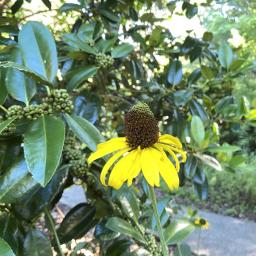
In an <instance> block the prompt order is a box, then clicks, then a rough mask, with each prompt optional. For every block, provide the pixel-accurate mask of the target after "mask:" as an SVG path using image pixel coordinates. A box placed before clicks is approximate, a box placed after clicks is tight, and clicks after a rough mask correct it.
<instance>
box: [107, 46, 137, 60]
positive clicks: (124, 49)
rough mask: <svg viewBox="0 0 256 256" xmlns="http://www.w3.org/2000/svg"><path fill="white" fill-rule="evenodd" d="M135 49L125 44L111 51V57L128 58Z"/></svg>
mask: <svg viewBox="0 0 256 256" xmlns="http://www.w3.org/2000/svg"><path fill="white" fill-rule="evenodd" d="M133 49H134V47H133V46H132V45H131V44H128V43H123V44H120V45H118V46H117V47H115V48H114V49H113V50H112V51H111V56H112V57H113V58H122V57H126V56H127V55H128V54H129V53H130V52H132V51H133Z"/></svg>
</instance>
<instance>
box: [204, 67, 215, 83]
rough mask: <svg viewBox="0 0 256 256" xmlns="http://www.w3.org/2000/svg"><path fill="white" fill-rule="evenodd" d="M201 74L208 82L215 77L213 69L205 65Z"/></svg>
mask: <svg viewBox="0 0 256 256" xmlns="http://www.w3.org/2000/svg"><path fill="white" fill-rule="evenodd" d="M201 73H202V76H203V77H204V78H205V79H208V80H211V79H213V78H214V77H215V75H214V72H213V71H212V69H211V68H209V67H207V66H204V65H202V66H201Z"/></svg>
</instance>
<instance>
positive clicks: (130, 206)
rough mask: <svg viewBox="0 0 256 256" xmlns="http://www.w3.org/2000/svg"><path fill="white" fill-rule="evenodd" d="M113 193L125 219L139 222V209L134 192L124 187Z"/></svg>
mask: <svg viewBox="0 0 256 256" xmlns="http://www.w3.org/2000/svg"><path fill="white" fill-rule="evenodd" d="M115 192H116V196H117V198H118V200H119V202H120V204H121V206H122V209H123V211H124V212H125V214H126V215H127V217H129V218H131V219H133V220H134V221H136V222H139V211H140V208H139V204H138V199H137V197H136V195H135V192H134V191H133V190H132V189H130V188H128V187H126V186H123V187H122V188H121V189H119V190H118V191H115Z"/></svg>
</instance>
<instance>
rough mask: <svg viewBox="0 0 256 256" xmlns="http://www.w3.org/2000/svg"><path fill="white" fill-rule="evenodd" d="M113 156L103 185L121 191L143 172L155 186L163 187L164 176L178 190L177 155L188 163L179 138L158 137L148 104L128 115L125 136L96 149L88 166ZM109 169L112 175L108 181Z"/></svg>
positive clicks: (157, 129) (169, 136)
mask: <svg viewBox="0 0 256 256" xmlns="http://www.w3.org/2000/svg"><path fill="white" fill-rule="evenodd" d="M111 153H113V155H112V156H111V157H110V158H109V159H108V161H107V162H106V164H105V165H104V167H103V169H102V172H101V175H100V180H101V183H102V184H103V185H105V186H106V185H107V184H108V185H109V186H111V187H113V188H115V189H119V188H120V187H121V186H122V185H123V183H124V182H126V181H127V185H128V186H130V185H131V184H132V181H133V179H135V178H136V177H137V176H138V175H139V174H140V172H142V174H143V175H144V177H145V179H146V181H147V182H148V184H149V185H150V186H152V187H154V186H156V187H159V186H160V176H161V177H162V178H163V180H164V181H165V183H166V184H167V185H168V187H169V189H171V190H173V189H176V188H178V186H179V176H178V171H179V169H180V163H179V159H178V156H177V155H179V156H181V158H182V162H185V161H186V152H185V151H184V150H183V149H182V144H181V142H180V140H179V139H178V138H176V137H174V136H172V135H169V134H164V135H160V134H159V128H158V122H157V121H156V119H155V118H154V115H153V113H152V112H151V110H150V109H149V107H148V105H147V104H145V103H138V104H136V105H135V106H133V107H132V108H131V109H130V110H129V112H128V113H127V114H126V115H125V137H120V138H113V139H110V140H108V141H106V142H103V143H100V144H98V146H97V150H96V151H95V152H94V153H92V154H91V155H90V157H89V158H88V163H89V164H91V163H92V162H93V161H95V160H96V159H99V158H101V157H104V156H106V155H108V154H111ZM169 157H171V158H172V160H173V162H172V161H171V160H170V159H169ZM109 170H111V173H110V175H109V179H108V182H106V176H107V174H108V172H109Z"/></svg>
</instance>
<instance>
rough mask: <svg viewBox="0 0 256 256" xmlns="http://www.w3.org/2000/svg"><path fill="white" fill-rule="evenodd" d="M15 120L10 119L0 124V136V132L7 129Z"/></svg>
mask: <svg viewBox="0 0 256 256" xmlns="http://www.w3.org/2000/svg"><path fill="white" fill-rule="evenodd" d="M14 120H15V118H14V117H13V118H10V119H7V120H5V121H3V122H0V134H1V133H2V131H4V130H5V128H7V127H8V126H9V125H10V124H11V123H12V122H13V121H14Z"/></svg>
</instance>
